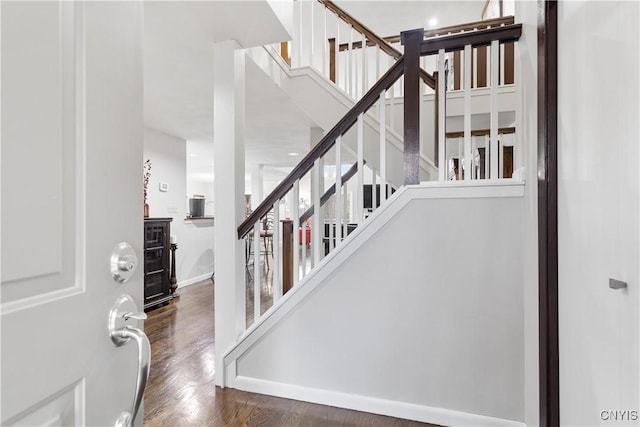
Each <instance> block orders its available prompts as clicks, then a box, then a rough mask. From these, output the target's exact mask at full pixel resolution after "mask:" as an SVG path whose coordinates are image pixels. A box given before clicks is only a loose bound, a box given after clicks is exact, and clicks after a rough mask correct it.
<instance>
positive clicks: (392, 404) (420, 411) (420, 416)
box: [230, 376, 525, 427]
mask: <svg viewBox="0 0 640 427" xmlns="http://www.w3.org/2000/svg"><path fill="white" fill-rule="evenodd" d="M230 380H231V387H233V388H237V389H239V390H243V391H248V392H252V393H260V394H266V395H271V396H277V397H282V398H286V399H294V400H301V401H304V402H311V403H318V404H321V405H328V406H334V407H337V408H345V409H352V410H356V411H364V412H370V413H373V414H379V415H386V416H390V417H396V418H404V419H408V420H413V421H419V422H423V423H431V424H437V425H441V426H482V427H503V426H504V427H507V426H508V427H512V426H513V427H515V426H518V427H520V426H525V424H524V423H523V422H520V421H513V420H507V419H503V418H495V417H489V416H486V415H478V414H472V413H468V412H462V411H456V410H452V409H444V408H436V407H432V406H425V405H418V404H414V403H406V402H399V401H394V400H387V399H380V398H375V397H368V396H362V395H357V394H349V393H343V392H338V391H331V390H322V389H316V388H310V387H303V386H298V385H292V384H284V383H278V382H273V381H266V380H261V379H257V378H250V377H243V376H237V377H235V378H230Z"/></svg>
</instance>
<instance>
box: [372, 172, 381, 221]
mask: <svg viewBox="0 0 640 427" xmlns="http://www.w3.org/2000/svg"><path fill="white" fill-rule="evenodd" d="M376 184H377V183H376V168H371V211H375V210H376V209H377V207H378V195H377V194H376V186H377V185H376ZM382 187H383V186H382V185H381V186H380V191H381V192H382Z"/></svg>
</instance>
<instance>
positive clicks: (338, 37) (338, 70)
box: [334, 16, 346, 91]
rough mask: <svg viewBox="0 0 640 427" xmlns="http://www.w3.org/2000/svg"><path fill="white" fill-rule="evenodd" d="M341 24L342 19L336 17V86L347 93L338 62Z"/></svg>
mask: <svg viewBox="0 0 640 427" xmlns="http://www.w3.org/2000/svg"><path fill="white" fill-rule="evenodd" d="M340 22H341V21H340V18H338V17H337V16H336V49H335V50H336V58H335V62H334V67H335V70H336V84H337V85H338V87H340V88H342V89H343V90H345V91H346V87H345V86H344V85H343V83H342V78H341V76H340V67H339V65H340V62H339V61H338V59H339V58H340Z"/></svg>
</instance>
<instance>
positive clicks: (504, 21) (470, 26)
mask: <svg viewBox="0 0 640 427" xmlns="http://www.w3.org/2000/svg"><path fill="white" fill-rule="evenodd" d="M514 22H515V20H514V17H513V16H505V17H502V18H495V19H488V20H486V21H474V22H468V23H466V24H460V25H451V26H448V27H440V28H433V29H430V30H424V38H425V39H427V38H430V37H437V36H444V35H449V34H454V33H462V32H465V31H475V30H484V29H486V28H489V27H499V26H502V25H511V24H513V23H514ZM382 40H384V41H386V42H387V43H400V35H399V34H398V35H397V36H387V37H382ZM367 46H371V47H373V46H375V44H374V43H373V42H369V41H367ZM361 47H362V42H353V44H352V45H351V48H352V49H360V48H361ZM348 49H349V43H342V44H341V45H340V51H343V50H348Z"/></svg>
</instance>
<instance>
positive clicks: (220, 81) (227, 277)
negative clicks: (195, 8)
mask: <svg viewBox="0 0 640 427" xmlns="http://www.w3.org/2000/svg"><path fill="white" fill-rule="evenodd" d="M213 55H214V61H213V63H214V69H213V141H214V144H213V147H214V170H215V172H216V175H215V181H214V201H215V203H214V206H215V214H214V215H215V218H216V226H215V242H214V253H215V254H216V259H215V272H216V285H215V291H214V292H215V335H216V348H218V349H219V351H217V352H216V366H217V367H218V369H216V376H215V381H216V385H219V386H226V385H227V384H226V380H225V378H224V377H225V375H224V372H225V369H224V368H223V359H222V356H223V355H224V351H225V350H226V349H228V348H229V347H230V346H231V345H233V344H234V343H235V341H236V338H237V337H238V335H239V334H240V332H241V331H243V330H244V328H245V320H244V312H245V305H246V304H245V297H246V296H245V284H244V279H245V278H244V268H245V266H244V241H243V240H239V239H238V236H237V227H238V225H239V224H240V223H241V222H242V220H243V219H244V211H245V208H244V144H245V142H244V119H245V117H244V115H245V113H244V99H245V97H244V91H245V79H244V75H245V56H244V55H245V54H244V51H242V50H240V45H239V44H238V43H237V42H235V41H233V40H229V41H224V42H220V43H216V44H214V47H213ZM240 314H241V315H240Z"/></svg>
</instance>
